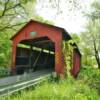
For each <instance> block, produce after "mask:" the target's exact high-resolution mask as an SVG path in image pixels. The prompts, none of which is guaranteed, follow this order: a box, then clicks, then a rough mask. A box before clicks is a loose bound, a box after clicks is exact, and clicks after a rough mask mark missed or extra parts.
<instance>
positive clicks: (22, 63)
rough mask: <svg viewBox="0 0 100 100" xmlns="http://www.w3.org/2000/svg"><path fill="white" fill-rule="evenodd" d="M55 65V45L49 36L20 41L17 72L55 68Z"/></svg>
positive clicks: (17, 54)
mask: <svg viewBox="0 0 100 100" xmlns="http://www.w3.org/2000/svg"><path fill="white" fill-rule="evenodd" d="M22 44H24V45H22ZM54 67H55V46H54V43H53V42H52V41H51V40H50V39H49V38H47V37H42V38H37V39H33V40H23V41H21V42H20V43H19V45H18V47H17V53H16V71H17V74H23V73H24V72H34V71H37V70H43V69H50V70H53V69H54Z"/></svg>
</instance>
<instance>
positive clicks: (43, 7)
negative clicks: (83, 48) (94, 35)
mask: <svg viewBox="0 0 100 100" xmlns="http://www.w3.org/2000/svg"><path fill="white" fill-rule="evenodd" d="M93 1H94V0H80V5H81V7H82V11H88V10H89V7H90V4H91V2H93ZM70 7H72V6H70V4H67V3H65V0H61V2H60V9H61V10H62V11H63V12H62V13H61V14H59V15H56V12H57V9H53V8H52V7H51V6H50V3H48V0H37V6H36V11H37V14H38V15H39V16H42V17H43V18H44V19H46V20H51V21H53V22H54V23H55V25H56V26H59V27H63V28H65V29H66V30H67V31H68V32H70V33H71V32H73V33H79V32H81V31H83V30H84V26H85V23H86V21H87V20H86V18H85V17H84V16H83V15H82V13H81V12H80V10H76V11H69V10H68V8H70Z"/></svg>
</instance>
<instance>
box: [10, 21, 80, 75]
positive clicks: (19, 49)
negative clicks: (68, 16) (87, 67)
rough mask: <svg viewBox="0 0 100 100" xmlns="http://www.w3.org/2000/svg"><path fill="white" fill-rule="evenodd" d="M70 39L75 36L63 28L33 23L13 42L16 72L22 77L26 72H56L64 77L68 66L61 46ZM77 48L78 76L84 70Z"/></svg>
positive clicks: (13, 59)
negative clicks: (50, 70)
mask: <svg viewBox="0 0 100 100" xmlns="http://www.w3.org/2000/svg"><path fill="white" fill-rule="evenodd" d="M70 39H72V38H71V36H70V35H69V34H68V33H67V32H66V31H65V30H64V29H63V28H60V27H56V26H53V25H48V24H45V23H41V22H38V21H34V20H31V21H29V22H28V23H27V24H26V25H25V26H24V27H23V28H22V29H21V30H19V31H18V32H17V34H15V35H14V36H13V37H12V38H11V40H12V42H13V43H12V72H13V73H14V74H22V73H24V72H25V71H35V70H43V69H53V70H54V71H56V72H57V73H58V74H63V73H64V66H65V64H64V59H63V57H64V56H63V53H62V47H61V43H62V40H65V41H68V40H70ZM22 44H23V45H22ZM20 45H21V46H20ZM74 45H75V46H76V48H75V49H74V51H73V59H72V60H73V67H72V70H71V71H72V74H73V75H74V76H76V75H77V73H78V72H79V69H80V62H81V54H80V52H79V49H78V47H77V45H76V44H74Z"/></svg>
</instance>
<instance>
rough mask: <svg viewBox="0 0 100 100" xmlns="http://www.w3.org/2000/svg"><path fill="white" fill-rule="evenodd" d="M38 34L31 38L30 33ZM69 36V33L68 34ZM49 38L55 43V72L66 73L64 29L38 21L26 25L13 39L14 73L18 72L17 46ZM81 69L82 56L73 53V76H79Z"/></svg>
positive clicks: (75, 52)
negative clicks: (27, 41)
mask: <svg viewBox="0 0 100 100" xmlns="http://www.w3.org/2000/svg"><path fill="white" fill-rule="evenodd" d="M33 31H34V32H36V33H37V34H36V35H35V36H33V37H31V36H30V32H33ZM66 34H67V33H66ZM41 37H48V38H49V39H50V40H51V41H53V42H54V43H55V71H56V72H57V73H58V74H61V73H63V72H64V66H65V64H64V59H63V57H64V56H63V54H62V48H61V47H62V46H61V43H62V40H63V35H62V29H60V28H57V27H55V26H49V25H45V24H43V23H39V22H36V21H30V22H29V23H28V24H27V25H25V26H24V27H23V28H22V29H21V30H20V31H19V32H18V33H17V34H16V35H15V36H13V37H12V41H13V43H12V72H13V73H15V72H16V50H17V45H18V43H20V42H21V41H22V40H30V39H31V40H34V39H36V38H41ZM79 68H80V55H79V53H78V52H77V51H74V53H73V68H72V74H73V75H74V76H76V75H77V73H78V71H79Z"/></svg>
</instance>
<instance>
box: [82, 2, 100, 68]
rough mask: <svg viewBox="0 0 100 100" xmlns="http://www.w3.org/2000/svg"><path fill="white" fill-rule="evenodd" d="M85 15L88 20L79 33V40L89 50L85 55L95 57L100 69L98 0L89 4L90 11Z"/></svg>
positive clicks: (99, 7)
mask: <svg viewBox="0 0 100 100" xmlns="http://www.w3.org/2000/svg"><path fill="white" fill-rule="evenodd" d="M86 16H87V17H88V19H89V20H88V23H87V25H86V30H85V32H83V33H81V40H83V41H84V43H85V44H84V46H83V47H85V48H87V50H89V53H88V54H87V55H88V56H90V58H93V57H95V60H96V63H97V65H98V68H99V69H100V23H99V22H100V2H94V3H93V4H92V5H91V12H90V13H88V14H87V15H86ZM90 62H91V59H90Z"/></svg>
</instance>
